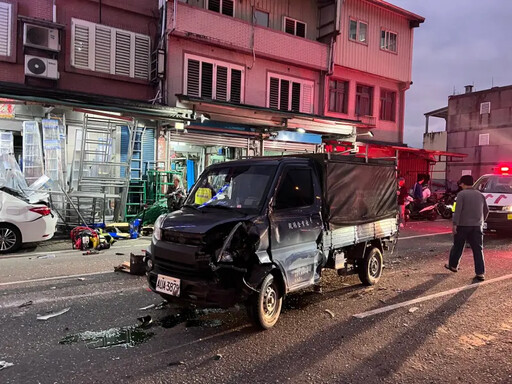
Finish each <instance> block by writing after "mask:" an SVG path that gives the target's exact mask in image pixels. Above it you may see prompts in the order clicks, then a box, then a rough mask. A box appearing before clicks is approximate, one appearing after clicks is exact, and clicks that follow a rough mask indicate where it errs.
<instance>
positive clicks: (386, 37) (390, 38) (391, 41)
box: [380, 29, 397, 52]
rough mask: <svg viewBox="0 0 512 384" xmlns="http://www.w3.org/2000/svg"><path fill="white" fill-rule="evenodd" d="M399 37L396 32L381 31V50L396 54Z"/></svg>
mask: <svg viewBox="0 0 512 384" xmlns="http://www.w3.org/2000/svg"><path fill="white" fill-rule="evenodd" d="M396 40H397V35H396V33H394V32H390V31H386V30H384V29H383V30H382V31H380V49H383V50H385V51H390V52H396V51H397V47H396Z"/></svg>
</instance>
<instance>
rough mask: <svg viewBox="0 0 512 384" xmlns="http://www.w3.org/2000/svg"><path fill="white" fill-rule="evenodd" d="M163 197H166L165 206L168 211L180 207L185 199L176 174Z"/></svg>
mask: <svg viewBox="0 0 512 384" xmlns="http://www.w3.org/2000/svg"><path fill="white" fill-rule="evenodd" d="M165 197H167V208H168V209H169V212H173V211H176V210H177V209H180V207H181V205H182V203H183V201H184V199H185V191H184V189H183V188H182V187H181V182H180V178H179V177H178V176H177V175H174V177H173V180H172V184H171V185H170V186H169V189H168V190H167V194H166V195H165Z"/></svg>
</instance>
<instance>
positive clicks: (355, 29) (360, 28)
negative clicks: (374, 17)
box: [348, 19, 368, 44]
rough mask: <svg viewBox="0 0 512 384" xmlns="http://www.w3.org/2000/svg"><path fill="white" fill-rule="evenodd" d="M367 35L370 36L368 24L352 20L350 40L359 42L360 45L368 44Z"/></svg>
mask: <svg viewBox="0 0 512 384" xmlns="http://www.w3.org/2000/svg"><path fill="white" fill-rule="evenodd" d="M367 34H368V23H366V22H364V21H361V20H355V19H350V20H349V26H348V38H349V39H350V40H352V41H357V42H358V43H363V44H366V43H367Z"/></svg>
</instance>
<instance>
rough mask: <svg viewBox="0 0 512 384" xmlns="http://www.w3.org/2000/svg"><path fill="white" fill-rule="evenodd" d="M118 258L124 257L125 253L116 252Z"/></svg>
mask: <svg viewBox="0 0 512 384" xmlns="http://www.w3.org/2000/svg"><path fill="white" fill-rule="evenodd" d="M116 256H124V253H122V252H116Z"/></svg>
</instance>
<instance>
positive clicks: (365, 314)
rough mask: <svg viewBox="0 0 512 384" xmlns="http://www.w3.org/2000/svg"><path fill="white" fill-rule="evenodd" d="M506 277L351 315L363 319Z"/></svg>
mask: <svg viewBox="0 0 512 384" xmlns="http://www.w3.org/2000/svg"><path fill="white" fill-rule="evenodd" d="M508 279H512V274H510V275H505V276H501V277H497V278H495V279H490V280H486V281H482V282H480V283H474V284H469V285H465V286H463V287H459V288H454V289H450V290H448V291H443V292H439V293H434V294H433V295H428V296H423V297H418V298H417V299H413V300H409V301H404V302H402V303H397V304H392V305H388V306H386V307H382V308H377V309H374V310H372V311H368V312H362V313H358V314H356V315H353V316H354V317H355V318H358V319H364V318H365V317H368V316H373V315H379V314H381V313H384V312H389V311H392V310H394V309H397V308H403V307H407V306H409V305H413V304H418V303H422V302H424V301H428V300H432V299H437V298H438V297H443V296H449V295H454V294H456V293H459V292H462V291H467V290H468V289H472V288H476V287H478V286H480V285H486V284H492V283H497V282H498V281H503V280H508Z"/></svg>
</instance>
